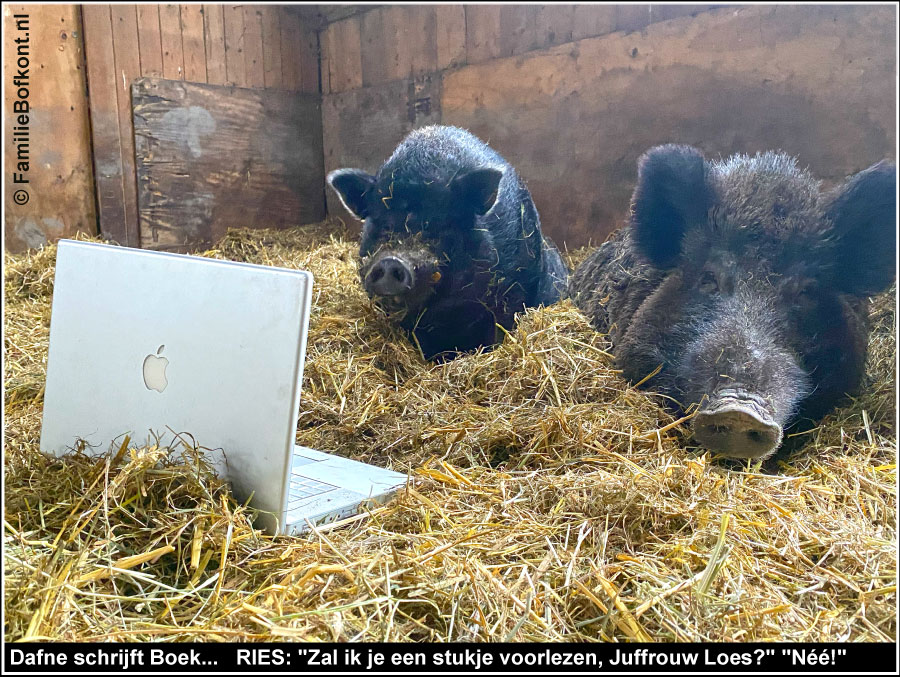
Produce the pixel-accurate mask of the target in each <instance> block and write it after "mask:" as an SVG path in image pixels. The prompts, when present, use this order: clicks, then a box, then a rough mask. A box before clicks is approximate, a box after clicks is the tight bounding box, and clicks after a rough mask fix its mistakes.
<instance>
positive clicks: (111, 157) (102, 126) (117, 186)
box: [82, 5, 129, 244]
mask: <svg viewBox="0 0 900 677" xmlns="http://www.w3.org/2000/svg"><path fill="white" fill-rule="evenodd" d="M82 24H83V26H84V47H85V67H86V71H87V84H88V87H89V88H90V117H91V146H92V148H93V151H94V181H95V183H96V194H97V212H98V213H97V217H98V220H99V222H100V232H101V234H102V235H103V236H104V237H106V238H109V239H110V240H113V241H115V242H119V243H121V244H126V243H127V241H128V237H127V236H128V234H129V233H128V232H127V230H126V227H125V190H124V187H123V184H122V178H123V172H122V149H121V139H120V138H119V108H118V98H117V94H116V89H117V88H116V84H117V83H120V82H121V79H120V78H119V77H118V75H117V73H116V59H115V54H114V52H113V35H112V20H111V17H110V6H109V5H83V6H82Z"/></svg>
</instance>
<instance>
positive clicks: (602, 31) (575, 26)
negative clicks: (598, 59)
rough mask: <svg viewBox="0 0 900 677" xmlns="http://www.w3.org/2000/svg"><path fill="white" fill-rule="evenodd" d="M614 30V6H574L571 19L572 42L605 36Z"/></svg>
mask: <svg viewBox="0 0 900 677" xmlns="http://www.w3.org/2000/svg"><path fill="white" fill-rule="evenodd" d="M615 29H616V6H615V5H575V7H574V9H573V17H572V39H573V40H581V39H582V38H592V37H595V36H598V35H606V34H607V33H612V32H613V31H614V30H615Z"/></svg>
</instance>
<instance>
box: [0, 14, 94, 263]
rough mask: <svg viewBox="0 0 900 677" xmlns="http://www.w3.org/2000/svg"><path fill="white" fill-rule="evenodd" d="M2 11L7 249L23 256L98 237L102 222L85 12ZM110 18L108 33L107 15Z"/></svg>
mask: <svg viewBox="0 0 900 677" xmlns="http://www.w3.org/2000/svg"><path fill="white" fill-rule="evenodd" d="M4 10H5V12H4V17H3V23H4V30H3V39H4V44H3V48H4V54H5V55H6V56H7V59H6V63H7V64H8V69H7V68H6V67H5V68H4V72H5V73H6V74H7V79H6V83H7V86H6V87H5V88H4V110H5V113H6V114H5V115H4V127H5V130H6V147H5V149H4V150H5V151H6V152H5V153H4V161H5V167H4V168H5V173H4V178H5V179H6V183H5V188H6V190H5V191H4V206H5V214H4V217H5V229H4V236H5V237H4V244H5V247H6V250H7V251H9V252H20V251H24V250H25V249H27V248H30V247H39V246H42V245H44V244H47V243H49V242H55V241H57V240H58V239H59V238H61V237H71V236H72V235H74V234H75V233H77V232H83V233H89V234H95V233H96V232H97V218H96V212H95V202H94V182H93V172H92V171H91V146H90V143H91V141H90V123H89V121H88V105H87V98H86V94H85V91H86V90H85V80H84V37H83V31H82V27H81V12H80V9H79V7H78V6H77V5H51V4H47V5H5V6H4ZM17 15H18V16H17ZM106 19H107V27H108V26H109V13H108V11H107V15H106ZM25 37H27V38H28V40H27V41H26V42H19V43H17V42H15V41H16V40H21V39H23V38H25ZM20 56H21V57H22V58H26V57H27V58H28V59H29V60H30V68H29V72H30V74H31V77H30V79H29V80H28V83H27V87H28V89H29V93H28V99H27V101H28V104H29V107H30V111H29V114H28V116H27V117H28V119H27V127H28V135H27V137H25V136H20V133H21V131H22V129H21V127H22V126H24V124H25V122H26V121H23V119H22V118H20V115H23V113H21V112H16V111H15V108H14V106H17V105H21V99H20V98H19V96H18V94H19V91H18V86H17V85H16V84H15V83H14V78H15V76H16V73H15V72H13V70H12V69H13V67H14V64H16V61H17V57H20ZM20 67H21V65H20ZM38 74H39V77H38ZM16 127H19V129H18V130H17V129H15V128H16ZM22 163H25V164H24V165H23V164H22ZM20 190H24V191H26V192H27V194H28V200H27V201H25V202H24V204H19V202H20V201H21V200H17V199H16V195H17V194H18V195H21V194H20V193H17V191H20Z"/></svg>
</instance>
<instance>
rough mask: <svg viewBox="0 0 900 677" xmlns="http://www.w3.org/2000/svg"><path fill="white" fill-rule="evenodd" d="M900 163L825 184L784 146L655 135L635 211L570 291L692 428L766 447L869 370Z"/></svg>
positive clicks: (889, 264)
mask: <svg viewBox="0 0 900 677" xmlns="http://www.w3.org/2000/svg"><path fill="white" fill-rule="evenodd" d="M895 211H896V169H895V167H894V166H893V165H892V164H889V163H887V162H881V163H879V164H876V165H873V166H872V167H870V168H869V169H866V170H864V171H862V172H860V173H858V174H856V175H855V176H853V177H851V178H850V179H848V180H847V181H845V182H844V183H843V184H842V185H840V186H838V187H837V188H835V189H833V190H831V191H827V192H825V191H822V190H821V188H820V183H819V182H818V181H816V180H815V179H814V178H813V177H812V176H811V175H810V174H809V173H808V172H806V171H804V170H801V169H800V168H798V167H797V165H796V163H795V161H794V160H793V159H792V158H790V157H788V156H786V155H784V154H781V153H772V152H769V153H762V154H759V155H756V156H755V157H748V156H744V155H738V156H733V157H731V158H729V159H727V160H724V161H719V162H714V161H707V160H706V159H704V157H703V156H702V154H701V153H700V151H698V150H697V149H695V148H691V147H687V146H675V145H668V146H661V147H657V148H654V149H652V150H650V151H649V152H647V153H646V154H645V155H644V156H643V157H642V158H641V160H640V162H639V177H638V184H637V187H636V190H635V192H634V196H633V198H632V215H631V222H630V224H629V226H628V227H627V228H625V229H624V230H623V231H621V232H620V233H619V234H618V235H617V236H616V237H614V238H613V239H612V240H610V241H609V242H607V243H605V244H604V245H603V246H602V247H601V249H600V250H598V251H597V252H595V253H594V254H592V256H591V257H590V258H589V259H588V260H587V261H585V263H584V264H582V266H581V267H579V269H578V270H577V271H576V273H575V275H574V276H573V278H572V284H571V288H570V292H571V293H572V296H573V298H574V299H575V301H576V304H578V305H579V306H580V307H582V309H583V310H585V312H587V314H588V315H590V316H591V317H592V320H593V321H594V323H595V325H596V326H598V328H601V329H603V330H604V331H609V333H610V335H611V337H612V340H613V343H614V351H615V355H616V359H617V361H618V363H619V365H620V367H621V368H622V370H623V373H624V375H625V376H626V377H627V378H629V379H631V380H633V381H635V382H637V381H640V380H643V379H645V377H647V376H648V375H649V374H652V373H653V372H654V370H656V369H657V368H658V367H660V366H661V370H660V371H659V373H658V375H656V376H654V377H653V378H651V379H649V380H648V381H647V384H648V387H653V388H655V389H656V390H658V391H659V392H661V393H663V394H664V395H667V396H668V397H669V398H670V399H671V401H672V402H673V403H674V404H675V406H676V408H678V409H681V410H682V411H686V410H691V411H693V410H694V408H696V415H695V416H694V418H693V420H692V424H693V434H694V437H695V439H696V440H697V441H698V442H699V443H700V444H701V445H703V446H705V447H707V448H709V449H711V450H713V451H717V452H720V453H722V454H724V455H727V456H731V457H737V458H765V457H767V456H769V455H771V454H772V453H774V452H775V451H776V450H777V449H778V447H779V445H780V444H781V442H782V439H783V436H784V430H785V427H786V426H787V425H788V424H789V423H791V422H792V421H796V420H798V419H799V418H800V417H803V418H812V419H815V418H818V417H820V416H821V415H823V414H824V413H825V412H826V411H827V410H828V409H829V408H831V407H833V406H834V405H835V404H836V403H837V401H838V400H839V399H840V398H841V397H842V396H844V395H845V394H847V393H852V392H853V390H854V389H855V388H856V387H857V385H858V383H859V382H860V379H861V377H862V375H863V371H864V365H865V357H866V348H867V343H868V328H867V323H866V316H867V313H866V306H865V304H866V300H867V298H868V297H869V296H870V295H872V294H876V293H878V292H880V291H882V290H884V289H885V288H886V287H888V286H889V285H890V284H891V282H892V280H893V279H894V277H895V266H896V261H895V253H894V252H895V243H896V217H895Z"/></svg>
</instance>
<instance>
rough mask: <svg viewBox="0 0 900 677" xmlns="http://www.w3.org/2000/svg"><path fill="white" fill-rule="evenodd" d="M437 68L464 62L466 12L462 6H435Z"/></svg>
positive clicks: (459, 64)
mask: <svg viewBox="0 0 900 677" xmlns="http://www.w3.org/2000/svg"><path fill="white" fill-rule="evenodd" d="M434 11H435V18H436V25H435V31H436V36H435V41H436V43H437V68H438V70H443V69H445V68H453V67H455V66H461V65H462V64H464V63H465V62H466V10H465V8H464V7H463V6H462V5H435V7H434Z"/></svg>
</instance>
